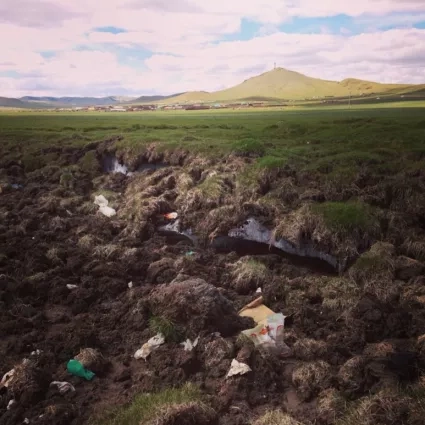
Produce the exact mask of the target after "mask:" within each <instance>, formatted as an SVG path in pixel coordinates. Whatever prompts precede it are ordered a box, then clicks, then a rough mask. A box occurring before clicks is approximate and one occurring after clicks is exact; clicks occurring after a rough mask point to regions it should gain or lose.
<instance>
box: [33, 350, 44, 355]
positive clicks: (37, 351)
mask: <svg viewBox="0 0 425 425" xmlns="http://www.w3.org/2000/svg"><path fill="white" fill-rule="evenodd" d="M42 353H43V350H35V351H32V352H31V356H39V355H40V354H42Z"/></svg>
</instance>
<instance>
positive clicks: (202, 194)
mask: <svg viewBox="0 0 425 425" xmlns="http://www.w3.org/2000/svg"><path fill="white" fill-rule="evenodd" d="M227 178H228V176H227V175H225V174H222V175H219V174H218V173H217V172H214V171H213V172H211V173H210V174H209V175H207V177H206V178H205V180H204V181H203V182H202V183H200V184H199V185H198V186H195V187H194V188H193V189H191V190H189V191H188V192H187V195H186V198H185V199H184V200H182V201H181V202H182V210H183V211H185V212H187V211H195V210H199V209H201V208H205V209H211V208H217V207H219V206H220V205H221V203H222V201H223V199H224V196H225V194H226V193H227V192H228V185H227V184H226V179H227Z"/></svg>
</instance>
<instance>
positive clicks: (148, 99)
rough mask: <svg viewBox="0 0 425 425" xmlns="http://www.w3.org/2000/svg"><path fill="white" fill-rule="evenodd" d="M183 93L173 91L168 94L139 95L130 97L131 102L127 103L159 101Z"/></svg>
mask: <svg viewBox="0 0 425 425" xmlns="http://www.w3.org/2000/svg"><path fill="white" fill-rule="evenodd" d="M182 94H184V93H175V94H171V95H169V96H159V95H157V96H140V97H138V98H136V99H134V98H133V99H132V100H131V102H129V103H149V102H160V101H161V100H166V99H170V98H174V97H177V96H181V95H182Z"/></svg>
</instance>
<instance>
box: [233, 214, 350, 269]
mask: <svg viewBox="0 0 425 425" xmlns="http://www.w3.org/2000/svg"><path fill="white" fill-rule="evenodd" d="M228 236H229V237H230V238H235V239H239V240H243V241H252V242H258V243H262V244H265V245H266V246H272V247H274V248H277V249H279V250H281V251H283V252H285V253H287V254H290V255H292V256H298V257H306V258H309V259H318V260H322V261H325V262H326V263H328V264H329V265H330V266H332V267H333V268H334V270H338V271H341V270H342V269H343V268H344V264H341V263H340V262H339V261H338V259H337V258H336V257H334V256H333V255H330V254H327V253H324V252H321V251H317V250H316V249H315V248H314V247H313V246H312V244H311V243H309V242H308V241H306V242H304V243H303V244H301V245H300V246H295V245H294V244H292V243H291V242H289V241H287V240H285V239H278V240H275V238H274V237H273V232H272V230H269V229H267V228H266V227H265V226H263V225H262V224H261V223H259V222H258V221H257V220H256V219H255V218H249V219H248V220H247V221H246V222H245V223H244V224H243V225H242V226H240V227H238V228H235V229H232V230H230V232H229V233H228Z"/></svg>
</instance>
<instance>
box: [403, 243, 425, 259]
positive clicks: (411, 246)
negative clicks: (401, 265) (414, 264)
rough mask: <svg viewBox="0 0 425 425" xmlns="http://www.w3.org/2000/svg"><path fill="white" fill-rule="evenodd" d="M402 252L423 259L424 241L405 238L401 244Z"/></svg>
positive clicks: (424, 254)
mask: <svg viewBox="0 0 425 425" xmlns="http://www.w3.org/2000/svg"><path fill="white" fill-rule="evenodd" d="M401 249H402V250H403V252H404V253H405V254H406V255H408V256H409V257H413V258H415V259H416V260H419V261H425V242H424V241H423V240H420V241H417V240H412V239H410V238H409V239H407V240H406V241H405V242H404V243H403V245H402V246H401Z"/></svg>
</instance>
